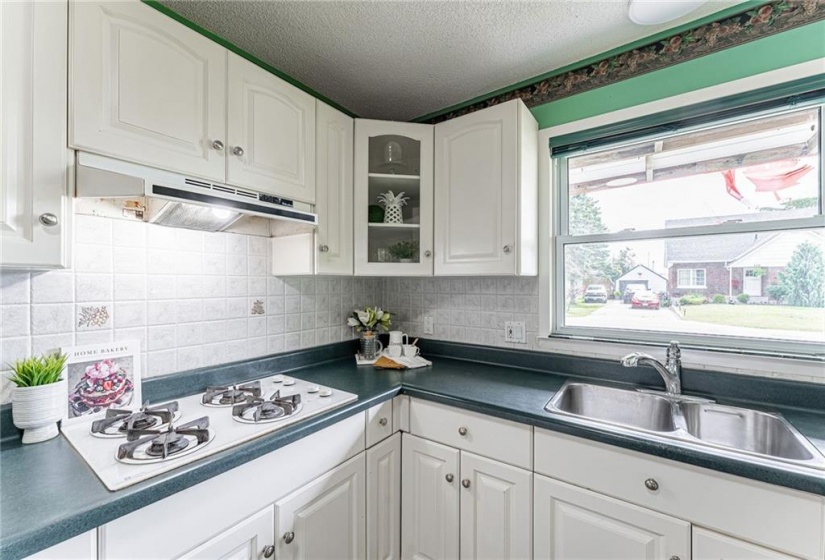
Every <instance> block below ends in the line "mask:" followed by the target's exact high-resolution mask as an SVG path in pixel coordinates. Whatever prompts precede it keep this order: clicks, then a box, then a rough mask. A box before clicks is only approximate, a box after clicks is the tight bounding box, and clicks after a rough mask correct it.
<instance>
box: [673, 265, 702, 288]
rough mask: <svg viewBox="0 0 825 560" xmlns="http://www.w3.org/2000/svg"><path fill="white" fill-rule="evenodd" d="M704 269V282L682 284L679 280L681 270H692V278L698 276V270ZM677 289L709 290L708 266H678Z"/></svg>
mask: <svg viewBox="0 0 825 560" xmlns="http://www.w3.org/2000/svg"><path fill="white" fill-rule="evenodd" d="M699 270H701V271H702V278H703V279H704V280H705V283H704V284H697V283H696V282H692V283H690V284H682V283H681V281H680V280H679V273H680V272H690V273H691V274H690V276H691V278H692V279H693V278H696V272H697V271H699ZM676 289H680V290H707V289H708V271H707V269H706V268H677V269H676Z"/></svg>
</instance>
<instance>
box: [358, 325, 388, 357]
mask: <svg viewBox="0 0 825 560" xmlns="http://www.w3.org/2000/svg"><path fill="white" fill-rule="evenodd" d="M359 343H360V348H361V357H363V358H364V359H365V360H374V359H376V358H377V357H378V356H379V355H380V354H381V352H382V351H383V350H384V345H383V344H381V341H380V340H378V336H376V334H375V333H374V332H372V331H367V332H365V333H363V334H362V335H361V339H360V340H359Z"/></svg>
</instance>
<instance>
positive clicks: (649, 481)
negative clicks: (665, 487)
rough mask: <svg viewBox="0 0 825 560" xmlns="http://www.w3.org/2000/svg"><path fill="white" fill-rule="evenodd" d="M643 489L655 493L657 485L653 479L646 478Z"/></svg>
mask: <svg viewBox="0 0 825 560" xmlns="http://www.w3.org/2000/svg"><path fill="white" fill-rule="evenodd" d="M645 488H647V489H648V490H651V491H653V492H655V491H656V490H658V489H659V483H658V482H656V479H654V478H648V479H647V480H645Z"/></svg>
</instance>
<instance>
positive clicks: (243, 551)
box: [181, 506, 275, 560]
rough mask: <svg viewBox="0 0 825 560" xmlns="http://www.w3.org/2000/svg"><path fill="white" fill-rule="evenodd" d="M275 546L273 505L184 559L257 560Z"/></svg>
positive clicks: (203, 545) (189, 553)
mask: <svg viewBox="0 0 825 560" xmlns="http://www.w3.org/2000/svg"><path fill="white" fill-rule="evenodd" d="M274 543H275V512H274V510H273V508H272V507H271V506H270V507H268V508H266V509H265V510H263V511H260V512H258V513H256V514H255V515H253V516H252V517H250V518H248V519H245V520H244V521H242V522H240V523H238V524H237V525H235V526H234V527H232V528H230V529H227V530H226V531H224V532H223V533H221V534H220V535H217V536H216V537H215V538H213V539H211V540H210V541H208V542H206V543H204V544H202V545H201V546H199V547H198V548H196V549H195V550H192V551H190V552H188V553H186V554H184V555H183V556H181V560H184V559H185V560H258V559H259V558H263V557H264V556H263V554H264V553H265V551H266V548H267V547H269V546H273V545H274ZM270 556H272V555H271V554H270Z"/></svg>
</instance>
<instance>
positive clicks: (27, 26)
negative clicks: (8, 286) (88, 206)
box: [0, 2, 72, 268]
mask: <svg viewBox="0 0 825 560" xmlns="http://www.w3.org/2000/svg"><path fill="white" fill-rule="evenodd" d="M67 13H68V7H67V5H66V3H64V2H2V3H0V45H2V46H1V47H0V67H2V69H3V71H2V73H0V164H2V167H1V168H0V243H1V244H2V247H1V248H0V266H3V267H11V268H61V267H65V266H68V259H69V251H68V247H69V233H70V229H71V228H70V224H69V222H68V219H69V217H70V215H71V203H70V199H69V196H70V193H69V187H70V184H71V173H70V170H71V161H72V158H71V151H70V150H69V149H68V148H67V147H66V119H67V116H66V71H67V67H66V56H67V54H66V45H67V38H66V33H67V21H66V20H67Z"/></svg>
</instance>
